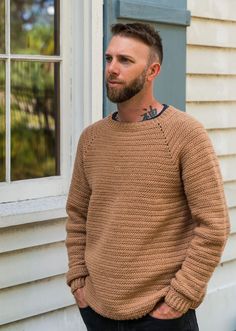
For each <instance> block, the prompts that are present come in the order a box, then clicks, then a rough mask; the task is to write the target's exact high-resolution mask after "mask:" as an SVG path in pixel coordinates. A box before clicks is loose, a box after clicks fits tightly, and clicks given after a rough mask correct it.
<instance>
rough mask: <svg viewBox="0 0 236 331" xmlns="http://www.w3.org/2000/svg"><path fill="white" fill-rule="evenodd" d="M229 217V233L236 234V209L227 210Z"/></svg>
mask: <svg viewBox="0 0 236 331" xmlns="http://www.w3.org/2000/svg"><path fill="white" fill-rule="evenodd" d="M235 194H236V193H235ZM229 217H230V223H231V233H236V207H235V208H230V209H229ZM235 279H236V278H235Z"/></svg>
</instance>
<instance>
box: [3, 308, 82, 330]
mask: <svg viewBox="0 0 236 331" xmlns="http://www.w3.org/2000/svg"><path fill="white" fill-rule="evenodd" d="M0 331H86V327H85V325H84V322H83V320H82V318H81V316H80V313H79V309H78V308H77V306H75V305H74V306H70V307H66V308H64V309H63V308H62V309H58V310H56V311H53V312H49V313H45V314H42V315H38V316H34V317H30V318H26V319H24V320H21V321H17V322H13V323H10V324H8V325H3V326H0Z"/></svg>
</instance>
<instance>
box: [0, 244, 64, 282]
mask: <svg viewBox="0 0 236 331" xmlns="http://www.w3.org/2000/svg"><path fill="white" fill-rule="evenodd" d="M0 265H2V266H4V272H1V273H0V287H1V288H5V287H11V286H16V285H20V284H24V283H29V282H32V281H35V280H39V279H43V278H48V277H51V276H56V275H60V274H63V273H65V272H66V271H67V255H66V249H65V244H64V242H60V243H56V244H48V245H43V246H38V247H34V248H28V249H23V250H19V251H15V252H11V253H2V254H0Z"/></svg>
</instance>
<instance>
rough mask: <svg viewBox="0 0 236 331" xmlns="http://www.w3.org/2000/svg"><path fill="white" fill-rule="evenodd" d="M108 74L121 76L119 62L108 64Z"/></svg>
mask: <svg viewBox="0 0 236 331" xmlns="http://www.w3.org/2000/svg"><path fill="white" fill-rule="evenodd" d="M107 69H108V72H109V74H115V75H119V72H120V69H119V64H118V63H117V61H114V60H113V61H111V62H110V63H109V64H108V68H107Z"/></svg>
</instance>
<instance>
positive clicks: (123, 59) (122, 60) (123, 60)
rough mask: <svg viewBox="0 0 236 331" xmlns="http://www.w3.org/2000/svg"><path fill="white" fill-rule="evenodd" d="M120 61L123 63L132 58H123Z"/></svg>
mask: <svg viewBox="0 0 236 331" xmlns="http://www.w3.org/2000/svg"><path fill="white" fill-rule="evenodd" d="M120 61H121V62H123V63H129V62H130V60H129V59H126V58H122V59H121V60H120Z"/></svg>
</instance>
